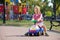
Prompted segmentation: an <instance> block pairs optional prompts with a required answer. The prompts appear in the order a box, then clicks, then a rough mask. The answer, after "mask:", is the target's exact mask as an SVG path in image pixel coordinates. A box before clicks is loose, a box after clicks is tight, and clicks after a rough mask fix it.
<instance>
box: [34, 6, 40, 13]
mask: <svg viewBox="0 0 60 40" xmlns="http://www.w3.org/2000/svg"><path fill="white" fill-rule="evenodd" d="M35 8H37V10H38V13H41V11H40V7H39V6H37V5H36V6H35V7H34V9H35Z"/></svg>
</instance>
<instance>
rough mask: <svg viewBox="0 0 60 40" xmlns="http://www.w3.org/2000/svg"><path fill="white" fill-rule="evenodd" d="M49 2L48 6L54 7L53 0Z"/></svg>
mask: <svg viewBox="0 0 60 40" xmlns="http://www.w3.org/2000/svg"><path fill="white" fill-rule="evenodd" d="M42 1H44V0H42ZM48 2H49V4H48V6H51V7H53V4H52V3H51V0H48Z"/></svg>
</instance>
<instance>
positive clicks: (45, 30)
mask: <svg viewBox="0 0 60 40" xmlns="http://www.w3.org/2000/svg"><path fill="white" fill-rule="evenodd" d="M42 27H43V28H44V32H45V36H49V35H48V34H47V29H46V27H45V26H42Z"/></svg>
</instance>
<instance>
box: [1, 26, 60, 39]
mask: <svg viewBox="0 0 60 40" xmlns="http://www.w3.org/2000/svg"><path fill="white" fill-rule="evenodd" d="M27 31H28V28H27V27H13V26H0V40H60V33H56V32H52V31H47V32H48V34H49V35H50V36H49V37H47V36H37V37H35V36H33V37H29V36H24V34H25V33H26V32H27Z"/></svg>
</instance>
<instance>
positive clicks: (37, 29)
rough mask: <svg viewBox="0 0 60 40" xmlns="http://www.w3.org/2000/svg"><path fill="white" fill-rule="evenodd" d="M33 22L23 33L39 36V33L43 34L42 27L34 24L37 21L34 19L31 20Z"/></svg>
mask: <svg viewBox="0 0 60 40" xmlns="http://www.w3.org/2000/svg"><path fill="white" fill-rule="evenodd" d="M32 21H33V22H34V25H33V26H32V27H31V28H29V31H28V32H27V33H25V36H39V35H44V29H43V28H42V27H39V26H37V25H35V23H36V22H37V21H36V20H32Z"/></svg>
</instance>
